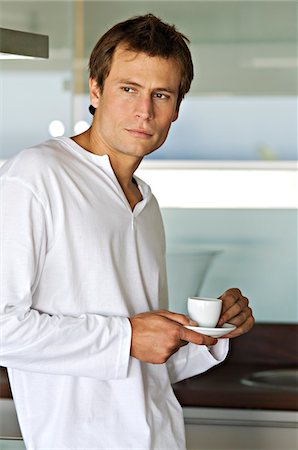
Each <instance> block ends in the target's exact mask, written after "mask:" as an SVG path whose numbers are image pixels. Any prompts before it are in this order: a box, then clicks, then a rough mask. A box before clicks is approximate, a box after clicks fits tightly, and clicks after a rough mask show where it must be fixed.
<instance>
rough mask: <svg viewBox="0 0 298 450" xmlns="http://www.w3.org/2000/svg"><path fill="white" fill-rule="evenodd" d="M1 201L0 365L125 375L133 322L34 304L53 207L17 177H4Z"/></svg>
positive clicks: (78, 373)
mask: <svg viewBox="0 0 298 450" xmlns="http://www.w3.org/2000/svg"><path fill="white" fill-rule="evenodd" d="M0 202H1V203H0V205H1V206H0V328H1V334H0V365H2V366H5V367H10V368H15V369H20V370H26V371H32V372H40V373H48V374H64V375H73V376H86V377H94V378H97V379H100V380H108V379H119V378H125V377H126V376H127V371H128V365H129V360H130V345H131V326H130V323H129V320H128V319H127V318H125V317H106V316H101V315H96V314H82V315H80V316H79V317H72V316H65V315H50V314H46V313H43V312H42V311H39V310H38V308H36V307H34V301H33V298H34V291H35V289H36V287H37V286H38V281H39V278H40V275H41V273H42V270H43V266H44V262H45V259H46V255H47V251H48V238H49V236H48V233H47V224H46V222H47V211H46V208H45V206H44V204H43V202H42V201H41V199H40V198H38V196H36V195H35V194H34V193H33V192H32V190H31V189H30V187H29V186H27V185H26V184H24V183H23V182H22V181H21V180H19V179H16V178H9V177H3V178H1V181H0ZM61 301H63V299H61Z"/></svg>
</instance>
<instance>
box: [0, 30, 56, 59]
mask: <svg viewBox="0 0 298 450" xmlns="http://www.w3.org/2000/svg"><path fill="white" fill-rule="evenodd" d="M0 53H1V56H2V58H3V56H4V57H5V56H6V55H7V57H8V58H12V57H13V55H15V56H16V57H18V56H20V57H24V58H26V57H28V58H48V57H49V37H48V36H45V35H43V34H36V33H27V32H25V31H16V30H9V29H7V28H0Z"/></svg>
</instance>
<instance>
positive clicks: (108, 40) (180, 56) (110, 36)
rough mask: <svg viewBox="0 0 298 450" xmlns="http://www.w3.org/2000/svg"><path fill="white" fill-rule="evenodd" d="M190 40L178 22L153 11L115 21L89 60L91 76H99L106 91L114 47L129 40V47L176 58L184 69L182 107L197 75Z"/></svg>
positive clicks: (97, 77) (100, 86)
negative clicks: (178, 27)
mask: <svg viewBox="0 0 298 450" xmlns="http://www.w3.org/2000/svg"><path fill="white" fill-rule="evenodd" d="M188 43H189V39H188V38H187V37H186V36H184V35H183V34H181V33H180V32H179V31H177V30H176V28H175V26H174V25H169V24H166V23H164V22H162V21H161V20H160V19H159V18H158V17H156V16H154V15H153V14H146V15H144V16H137V17H132V18H131V19H128V20H126V21H124V22H120V23H118V24H116V25H114V26H113V27H112V28H111V29H110V30H108V31H107V32H106V33H105V34H104V35H103V36H102V37H101V38H100V39H99V41H98V42H97V44H96V45H95V47H94V49H93V50H92V53H91V56H90V60H89V73H90V78H93V79H95V80H96V82H97V84H98V87H99V88H100V89H101V91H102V90H103V88H104V82H105V79H106V78H107V76H108V75H109V72H110V69H111V64H112V57H113V54H114V51H115V49H116V47H117V46H118V45H119V44H125V45H127V49H128V50H132V51H136V52H142V53H146V54H147V55H149V56H159V57H162V58H174V59H175V60H176V61H177V62H178V64H179V66H180V70H181V82H180V87H179V94H178V102H177V109H178V107H179V104H180V102H181V100H182V99H183V97H184V95H185V94H186V93H187V92H188V91H189V89H190V85H191V82H192V79H193V63H192V59H191V54H190V51H189V48H188V45H187V44H188Z"/></svg>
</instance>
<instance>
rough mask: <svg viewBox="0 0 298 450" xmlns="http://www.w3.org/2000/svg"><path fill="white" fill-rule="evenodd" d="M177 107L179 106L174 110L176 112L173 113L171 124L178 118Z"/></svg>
mask: <svg viewBox="0 0 298 450" xmlns="http://www.w3.org/2000/svg"><path fill="white" fill-rule="evenodd" d="M179 107H180V105H179V106H177V108H176V111H175V113H174V115H173V119H172V122H175V120H177V119H178V117H179Z"/></svg>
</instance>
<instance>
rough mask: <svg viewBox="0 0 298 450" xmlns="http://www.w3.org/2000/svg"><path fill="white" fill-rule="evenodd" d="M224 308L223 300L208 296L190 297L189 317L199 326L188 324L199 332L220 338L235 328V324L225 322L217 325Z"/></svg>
mask: <svg viewBox="0 0 298 450" xmlns="http://www.w3.org/2000/svg"><path fill="white" fill-rule="evenodd" d="M221 310H222V300H220V299H219V298H208V297H188V299H187V311H188V315H189V317H190V318H191V319H192V320H194V321H195V322H197V324H198V326H196V327H194V326H186V328H188V329H190V330H193V331H196V332H197V333H201V334H206V335H208V336H211V337H214V338H218V337H221V336H224V335H225V334H227V333H230V332H231V331H233V330H235V328H236V327H235V325H232V324H230V323H224V324H223V325H222V326H221V327H217V326H216V325H217V323H218V320H219V318H220V314H221Z"/></svg>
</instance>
